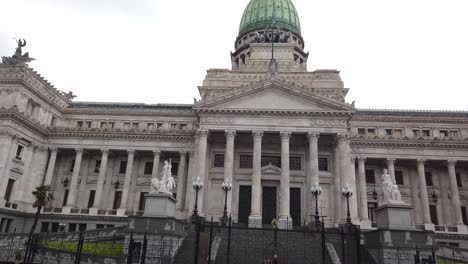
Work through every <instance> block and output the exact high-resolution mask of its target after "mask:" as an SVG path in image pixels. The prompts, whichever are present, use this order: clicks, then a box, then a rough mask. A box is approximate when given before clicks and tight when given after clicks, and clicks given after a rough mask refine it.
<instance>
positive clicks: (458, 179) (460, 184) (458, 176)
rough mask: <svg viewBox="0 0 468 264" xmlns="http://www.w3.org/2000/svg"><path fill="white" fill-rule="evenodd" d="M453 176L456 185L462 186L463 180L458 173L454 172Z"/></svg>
mask: <svg viewBox="0 0 468 264" xmlns="http://www.w3.org/2000/svg"><path fill="white" fill-rule="evenodd" d="M455 176H456V178H457V186H458V187H463V181H462V178H461V175H460V173H455Z"/></svg>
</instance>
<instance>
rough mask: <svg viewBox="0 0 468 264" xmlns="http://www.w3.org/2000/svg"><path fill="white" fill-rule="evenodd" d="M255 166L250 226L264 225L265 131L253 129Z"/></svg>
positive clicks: (253, 169)
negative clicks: (263, 142)
mask: <svg viewBox="0 0 468 264" xmlns="http://www.w3.org/2000/svg"><path fill="white" fill-rule="evenodd" d="M252 136H253V140H254V145H253V168H252V201H251V207H250V208H251V211H250V216H249V227H254V228H258V227H262V212H261V209H260V208H261V199H262V164H261V162H262V137H263V131H253V134H252Z"/></svg>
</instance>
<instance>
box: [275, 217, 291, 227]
mask: <svg viewBox="0 0 468 264" xmlns="http://www.w3.org/2000/svg"><path fill="white" fill-rule="evenodd" d="M278 228H279V229H292V228H293V220H292V219H291V218H286V219H284V218H280V219H278Z"/></svg>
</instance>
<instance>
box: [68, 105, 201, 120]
mask: <svg viewBox="0 0 468 264" xmlns="http://www.w3.org/2000/svg"><path fill="white" fill-rule="evenodd" d="M64 115H65V118H66V115H110V116H186V117H193V118H195V112H194V111H193V110H192V109H189V110H166V109H132V108H118V106H116V107H115V108H104V109H102V108H68V109H65V111H64Z"/></svg>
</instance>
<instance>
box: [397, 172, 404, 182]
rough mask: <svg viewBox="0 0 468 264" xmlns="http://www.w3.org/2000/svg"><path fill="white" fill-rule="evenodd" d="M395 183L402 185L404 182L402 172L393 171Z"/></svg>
mask: <svg viewBox="0 0 468 264" xmlns="http://www.w3.org/2000/svg"><path fill="white" fill-rule="evenodd" d="M395 181H396V184H397V185H404V184H405V181H404V179H403V172H402V171H395Z"/></svg>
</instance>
